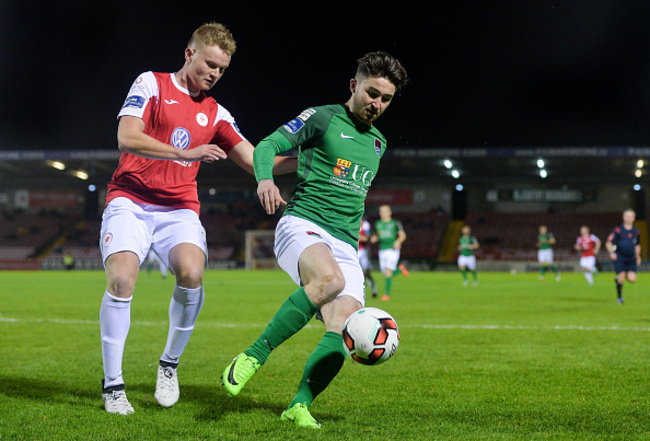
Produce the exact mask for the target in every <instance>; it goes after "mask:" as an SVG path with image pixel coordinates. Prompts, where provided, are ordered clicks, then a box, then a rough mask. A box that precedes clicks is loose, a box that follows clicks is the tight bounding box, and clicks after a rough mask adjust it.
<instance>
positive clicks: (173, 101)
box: [165, 100, 178, 104]
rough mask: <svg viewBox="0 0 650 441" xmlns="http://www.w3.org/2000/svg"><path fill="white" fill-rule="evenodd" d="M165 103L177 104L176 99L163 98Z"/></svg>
mask: <svg viewBox="0 0 650 441" xmlns="http://www.w3.org/2000/svg"><path fill="white" fill-rule="evenodd" d="M165 102H166V103H167V104H178V101H176V100H165Z"/></svg>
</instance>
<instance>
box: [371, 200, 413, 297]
mask: <svg viewBox="0 0 650 441" xmlns="http://www.w3.org/2000/svg"><path fill="white" fill-rule="evenodd" d="M405 240H406V232H405V231H404V227H403V226H402V223H401V222H400V221H398V220H395V219H393V212H392V210H391V208H390V206H388V205H382V206H381V207H379V220H378V221H377V222H375V234H374V235H373V236H372V237H371V238H370V242H372V243H377V244H378V247H379V269H380V270H381V273H382V274H383V275H384V277H385V278H386V287H385V291H384V295H383V296H382V297H381V299H382V300H383V301H385V302H386V301H388V300H390V293H391V289H392V286H393V277H395V276H398V275H400V274H403V275H404V276H406V277H408V276H409V272H408V270H407V269H406V267H405V266H404V265H398V263H399V259H400V255H401V252H402V251H401V250H402V243H403V242H404V241H405Z"/></svg>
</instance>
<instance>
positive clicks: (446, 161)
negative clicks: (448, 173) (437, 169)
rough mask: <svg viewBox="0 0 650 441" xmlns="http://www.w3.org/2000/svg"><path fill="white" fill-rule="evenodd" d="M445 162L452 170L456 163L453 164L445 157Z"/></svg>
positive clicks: (447, 167)
mask: <svg viewBox="0 0 650 441" xmlns="http://www.w3.org/2000/svg"><path fill="white" fill-rule="evenodd" d="M443 164H444V165H445V168H446V169H447V170H450V169H451V168H452V167H453V166H454V164H452V163H451V161H450V160H449V159H445V162H443Z"/></svg>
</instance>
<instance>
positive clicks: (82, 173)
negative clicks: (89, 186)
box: [73, 170, 88, 181]
mask: <svg viewBox="0 0 650 441" xmlns="http://www.w3.org/2000/svg"><path fill="white" fill-rule="evenodd" d="M73 175H75V176H76V177H78V178H79V179H81V180H83V181H85V180H86V179H88V173H86V172H85V171H81V170H77V171H76V172H74V173H73Z"/></svg>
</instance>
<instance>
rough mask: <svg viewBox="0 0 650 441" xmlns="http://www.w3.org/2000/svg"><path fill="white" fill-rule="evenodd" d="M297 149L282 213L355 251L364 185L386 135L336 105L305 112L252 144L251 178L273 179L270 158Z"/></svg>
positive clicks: (373, 172)
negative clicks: (316, 227) (288, 197)
mask: <svg viewBox="0 0 650 441" xmlns="http://www.w3.org/2000/svg"><path fill="white" fill-rule="evenodd" d="M294 148H298V149H299V150H298V170H297V178H298V180H297V184H296V187H295V189H294V192H293V195H292V197H291V200H290V201H289V203H288V205H287V208H286V210H285V214H291V215H294V216H298V217H300V218H303V219H307V220H309V221H311V222H314V223H315V224H317V225H319V226H320V227H321V228H323V229H325V231H327V232H328V233H330V234H332V235H333V236H334V237H336V238H338V239H341V240H342V241H344V242H347V243H349V244H350V245H352V246H353V247H354V248H355V249H356V248H357V247H358V243H359V227H360V225H361V217H362V215H363V212H364V204H365V200H366V195H367V194H368V189H369V187H370V184H371V183H372V180H373V179H374V177H375V175H376V174H377V170H379V160H380V159H381V157H382V156H383V154H384V152H385V151H386V139H385V138H384V136H383V135H382V134H381V133H380V132H379V130H377V129H376V128H375V127H374V126H368V125H366V124H363V123H361V122H358V121H357V120H356V119H355V118H354V117H353V116H352V114H351V113H350V111H349V110H348V108H347V107H346V106H344V105H341V104H336V105H328V106H321V107H314V108H310V109H307V110H304V111H303V112H302V113H301V114H300V115H299V116H298V117H297V118H295V119H293V120H292V121H290V122H288V123H287V124H285V125H284V126H282V127H280V128H279V129H278V130H276V131H275V132H274V133H272V134H271V135H269V136H268V137H266V138H265V139H264V140H262V141H261V142H260V143H259V145H258V146H257V147H256V148H255V156H254V165H255V177H256V178H257V180H258V181H260V180H261V179H272V169H273V158H274V157H275V155H278V154H280V153H283V152H286V151H289V150H292V149H294Z"/></svg>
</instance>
